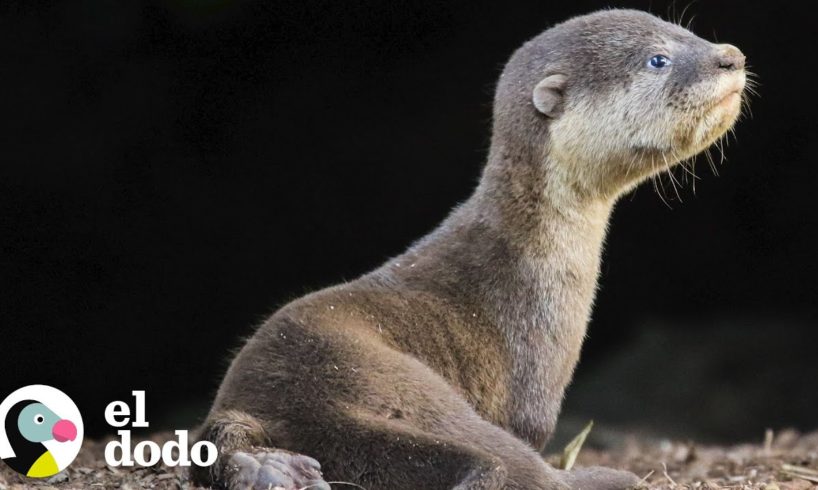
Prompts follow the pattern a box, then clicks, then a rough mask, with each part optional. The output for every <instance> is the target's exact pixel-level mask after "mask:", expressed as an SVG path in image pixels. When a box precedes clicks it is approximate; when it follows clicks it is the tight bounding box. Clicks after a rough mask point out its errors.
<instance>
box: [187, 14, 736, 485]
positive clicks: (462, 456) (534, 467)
mask: <svg viewBox="0 0 818 490" xmlns="http://www.w3.org/2000/svg"><path fill="white" fill-rule="evenodd" d="M744 63H745V60H744V55H743V54H742V53H741V51H739V50H738V48H736V47H735V46H731V45H728V44H714V43H710V42H708V41H706V40H704V39H701V38H699V37H697V36H696V35H694V34H693V33H692V32H690V31H688V30H686V29H684V28H682V27H680V26H678V25H676V24H671V23H668V22H665V21H663V20H661V19H658V18H656V17H654V16H652V15H650V14H647V13H644V12H638V11H633V10H606V11H602V12H597V13H593V14H590V15H586V16H582V17H577V18H574V19H570V20H568V21H566V22H563V23H562V24H558V25H556V26H554V27H552V28H551V29H548V30H546V31H545V32H543V33H542V34H540V35H538V36H536V37H534V38H533V39H531V40H530V41H528V42H527V43H525V44H524V45H523V46H522V47H520V48H519V49H518V50H517V51H516V52H515V53H514V54H513V55H512V56H511V59H510V60H509V61H508V63H507V65H506V66H505V68H504V70H503V73H502V75H501V76H500V80H499V81H498V83H497V89H496V93H495V97H494V113H493V124H492V136H491V149H490V150H489V153H488V156H487V158H486V164H485V167H484V170H483V174H482V176H481V178H480V183H479V185H478V186H477V187H476V189H475V190H474V192H473V194H472V195H471V197H469V198H468V199H467V200H466V201H465V202H463V203H462V204H460V205H459V206H457V207H456V208H455V209H454V210H453V211H452V212H451V214H450V215H449V216H448V217H447V218H446V219H445V220H444V221H443V223H441V224H440V225H439V226H438V227H437V228H436V229H435V230H434V231H433V232H432V233H430V234H429V235H427V236H425V237H423V238H421V239H420V240H418V241H417V242H415V243H414V244H413V245H412V246H411V247H409V248H408V249H407V250H406V251H405V252H404V253H403V254H401V255H400V256H398V257H395V258H393V259H391V260H389V261H387V262H386V263H384V264H383V265H382V266H381V267H379V268H377V269H375V270H374V271H371V272H369V273H367V274H364V275H362V276H361V277H359V278H357V279H355V280H353V281H349V282H345V283H342V284H339V285H337V286H334V287H330V288H327V289H324V290H321V291H317V292H315V293H312V294H309V295H307V296H304V297H302V298H300V299H298V300H295V301H293V302H291V303H289V304H287V305H286V306H284V307H283V308H281V309H280V310H278V311H277V312H276V313H275V314H274V315H273V316H272V317H270V318H269V319H268V320H267V321H265V322H264V324H263V325H262V326H260V327H259V329H258V330H257V332H256V333H255V334H254V335H253V337H252V338H250V339H249V340H248V341H247V343H246V344H245V346H244V347H243V348H242V350H241V352H239V354H238V355H237V356H236V358H235V359H234V360H233V363H232V364H231V366H230V369H229V370H228V372H227V374H226V375H225V378H224V381H223V382H222V385H221V387H220V388H219V392H218V395H217V397H216V400H215V401H214V403H213V408H212V410H211V412H210V414H209V415H208V419H207V421H206V422H205V424H204V428H203V431H202V437H203V438H205V439H208V440H210V441H212V442H213V443H215V444H216V445H217V447H218V448H219V460H218V462H217V463H216V464H214V465H213V466H212V467H210V468H209V469H194V471H198V474H196V475H194V476H195V478H196V479H197V480H199V481H201V482H204V483H206V484H209V485H216V486H219V487H224V488H229V489H231V490H235V489H245V488H259V489H262V488H271V487H272V488H279V487H280V488H284V489H285V490H293V489H299V488H316V489H322V490H329V488H330V487H329V484H328V483H327V481H342V482H349V484H352V485H354V486H359V487H362V488H368V489H370V490H376V489H389V490H409V489H418V488H422V489H425V490H449V489H453V488H457V489H461V490H469V489H471V490H478V489H479V490H566V489H568V488H575V489H584V490H613V489H624V488H628V487H632V486H634V485H636V484H637V483H638V482H639V478H637V477H636V476H635V475H633V474H631V473H628V472H625V471H620V470H616V469H610V468H599V467H595V468H580V469H575V470H572V471H563V470H558V469H555V468H553V467H551V466H549V465H548V464H547V463H546V462H545V461H544V460H543V458H542V456H541V455H540V451H542V450H543V448H544V446H545V443H546V442H547V441H548V439H549V438H550V437H551V434H552V433H553V430H554V427H555V424H556V422H557V417H558V415H559V412H560V407H561V404H562V399H563V395H564V393H565V389H566V386H567V385H568V383H569V382H570V380H571V377H572V375H573V371H574V367H575V366H576V364H577V361H578V360H579V354H580V350H581V347H582V342H583V339H584V338H585V335H586V329H587V325H588V319H589V316H590V312H591V305H592V304H593V300H594V294H595V291H596V289H597V277H598V275H599V269H600V261H601V252H602V244H603V242H604V239H605V233H606V230H607V225H608V219H609V217H610V214H611V212H612V210H613V207H614V205H615V203H616V201H617V198H618V197H619V196H621V195H622V194H623V193H624V192H626V191H627V190H628V189H630V188H632V187H633V186H635V185H637V184H638V183H639V182H641V181H643V180H644V179H646V178H648V177H650V176H652V175H656V174H658V173H660V172H666V171H669V170H671V169H672V167H673V166H674V165H678V164H680V162H683V161H684V160H686V159H688V158H691V157H693V156H694V155H696V154H697V153H699V152H701V151H703V150H704V149H706V148H707V147H708V146H710V145H712V144H713V143H714V142H716V141H717V140H718V138H720V137H722V135H724V133H725V132H726V131H728V130H729V129H730V128H731V127H732V126H733V124H734V123H735V121H736V119H737V118H738V116H739V114H740V113H741V105H742V98H743V92H744V90H745V84H746V73H745V70H744ZM316 239H317V240H319V241H320V242H321V243H325V244H326V247H327V250H328V253H331V250H332V242H333V239H332V237H329V236H326V237H325V236H319V237H316ZM361 239H362V240H365V237H362V238H361ZM610 389H611V390H616V389H617V387H615V386H612V387H610ZM313 458H314V459H313Z"/></svg>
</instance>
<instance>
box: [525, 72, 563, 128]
mask: <svg viewBox="0 0 818 490" xmlns="http://www.w3.org/2000/svg"><path fill="white" fill-rule="evenodd" d="M567 80H568V79H567V77H566V76H565V75H562V74H560V73H555V74H553V75H548V76H547V77H545V78H543V79H542V80H540V83H538V84H537V86H536V87H534V93H533V94H532V96H531V100H532V101H533V102H534V107H536V108H537V110H538V111H540V112H542V113H543V114H545V115H546V116H548V117H557V116H559V115H560V112H562V101H563V93H564V90H565V83H566V81H567Z"/></svg>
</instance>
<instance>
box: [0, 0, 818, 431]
mask: <svg viewBox="0 0 818 490" xmlns="http://www.w3.org/2000/svg"><path fill="white" fill-rule="evenodd" d="M685 5H686V3H685V2H678V3H677V4H676V5H673V4H670V3H668V2H660V1H653V2H648V1H635V2H599V1H574V2H545V1H542V0H538V1H525V2H522V1H521V2H487V1H472V0H469V1H453V2H446V3H444V2H439V1H431V0H430V1H414V2H394V3H392V2H390V3H387V2H337V1H276V2H271V1H244V2H240V1H227V0H222V1H216V0H175V1H171V0H166V1H156V2H141V3H140V2H130V1H117V2H87V1H86V2H79V1H62V2H55V3H54V4H52V3H46V2H35V1H31V0H27V1H25V2H18V3H10V2H3V3H2V4H0V56H2V58H0V120H1V121H2V124H3V129H2V131H1V132H0V369H1V370H2V380H0V388H1V389H0V397H2V396H5V394H6V393H7V392H9V391H11V390H12V389H14V388H16V387H19V386H22V385H26V384H32V383H45V384H51V385H53V386H56V387H59V388H61V389H62V390H64V391H66V392H67V393H68V394H69V395H71V396H72V397H73V398H74V399H75V401H77V403H78V404H79V405H80V409H81V410H82V411H83V413H84V414H85V418H86V426H87V430H88V432H89V433H91V434H94V435H99V434H101V433H104V432H105V431H108V430H110V428H109V427H107V426H106V425H105V424H104V422H103V419H102V413H103V410H104V407H105V405H106V404H107V403H108V402H110V401H112V400H114V399H126V400H130V398H129V393H130V391H131V390H132V389H145V390H147V393H148V419H149V420H150V421H152V422H153V425H152V427H153V428H162V427H170V426H173V425H181V426H184V425H189V424H192V423H195V421H196V419H197V417H200V416H201V414H202V413H204V411H205V410H206V409H207V405H208V402H209V399H210V397H211V396H212V394H213V393H214V392H215V389H216V388H217V386H218V382H219V378H220V375H221V374H222V373H223V370H224V369H225V367H226V365H227V362H228V360H229V356H230V352H231V350H232V349H234V348H236V347H238V346H239V345H240V339H241V337H242V336H246V335H248V334H249V333H250V332H251V331H252V328H253V326H254V325H256V324H258V323H259V322H260V321H261V320H262V319H263V318H264V317H265V315H267V314H269V313H270V312H272V311H273V310H274V309H275V307H276V306H278V305H281V304H282V303H284V302H286V301H287V300H288V299H292V298H293V297H296V296H298V295H301V294H303V293H304V292H306V291H309V290H312V289H315V288H318V287H321V286H325V285H329V284H331V283H334V282H337V281H340V280H343V279H351V278H354V277H355V276H357V275H358V274H360V273H362V272H364V271H366V270H368V269H370V268H372V267H374V266H376V265H378V264H379V263H380V262H381V261H383V260H385V259H386V258H387V257H389V256H391V255H393V254H397V253H399V252H401V251H402V249H403V248H404V247H406V246H407V245H408V244H409V243H410V242H411V241H413V240H414V239H416V238H418V237H419V236H421V235H422V234H424V233H426V232H427V231H429V230H431V229H432V228H433V227H434V226H435V225H436V223H438V222H439V221H440V220H441V219H442V218H443V217H444V216H445V215H446V214H447V212H448V211H449V210H450V209H451V208H452V206H453V205H455V204H456V203H457V202H459V201H461V200H463V199H465V198H466V197H467V196H468V195H469V193H470V191H471V189H472V188H473V186H474V185H475V182H476V179H477V177H478V175H479V171H480V168H481V165H482V162H483V159H484V156H485V152H486V148H487V145H488V138H489V128H490V118H491V99H492V91H493V86H494V82H495V79H496V78H497V76H498V74H499V72H500V70H501V68H502V65H503V64H504V62H505V61H506V59H507V58H508V57H509V56H510V54H511V53H512V51H513V50H514V49H515V48H516V47H517V46H518V45H520V44H521V43H522V42H523V41H525V40H526V39H528V38H530V37H532V36H533V35H535V34H537V33H538V32H540V31H541V30H543V29H545V28H547V27H548V26H550V25H553V24H554V23H556V22H559V21H561V20H564V19H566V18H567V17H569V16H572V15H576V14H581V13H586V12H589V11H592V10H596V9H599V8H603V7H607V6H631V7H637V8H641V9H645V10H650V11H652V12H654V13H656V14H658V15H661V16H663V17H665V18H669V17H670V18H675V17H678V16H679V15H680V14H681V11H682V10H683V7H684V6H685ZM693 15H695V21H694V23H693V30H694V32H696V33H698V34H699V35H701V36H703V37H706V38H708V39H711V40H718V41H725V42H726V41H729V42H731V43H734V44H736V45H738V46H739V47H741V48H742V50H743V51H744V52H745V54H746V55H747V57H748V60H749V63H750V65H751V69H752V70H753V71H754V72H756V73H757V74H758V77H759V80H760V82H761V86H760V88H759V90H760V92H761V97H760V98H755V99H753V100H752V103H751V107H752V112H753V114H754V117H753V118H752V119H748V120H745V121H743V122H742V123H741V124H740V125H739V126H738V128H737V130H736V136H737V139H731V140H730V144H729V147H728V148H726V155H727V157H728V158H729V162H725V163H724V164H721V165H719V166H718V172H719V174H720V176H719V177H715V176H713V175H712V174H711V172H710V171H709V170H708V169H707V165H706V162H704V160H703V159H702V161H701V162H700V163H699V166H698V168H699V169H700V172H699V173H700V175H702V177H703V178H702V180H701V181H699V182H698V183H697V185H696V193H695V194H694V193H693V191H692V189H691V186H690V185H689V184H688V185H687V186H686V188H685V189H684V190H682V191H681V197H682V200H683V201H684V202H679V200H678V199H677V198H676V196H675V194H674V193H673V192H672V191H671V190H670V187H669V181H668V180H665V187H666V192H665V199H666V200H667V201H668V204H669V205H666V204H664V203H663V202H662V199H660V198H659V196H658V195H657V194H656V193H655V192H654V191H653V190H652V189H651V188H650V186H643V187H642V188H640V189H639V190H638V191H637V192H636V193H635V194H633V195H630V196H627V197H626V198H624V199H623V200H622V202H621V203H620V204H619V205H618V207H617V210H616V212H615V215H614V217H613V221H612V224H611V232H610V236H609V239H608V242H607V247H606V252H605V257H604V265H603V272H602V276H601V278H600V291H599V295H598V300H597V304H596V308H595V313H594V319H593V321H592V323H591V327H590V332H589V338H588V342H587V344H586V348H585V350H584V354H583V361H582V363H581V366H580V368H579V370H578V373H577V378H576V382H575V384H574V386H573V388H572V389H571V390H570V392H569V395H568V399H567V408H566V414H567V416H566V420H572V419H574V420H585V419H587V418H590V417H595V418H596V419H597V420H598V421H601V422H604V423H607V424H608V425H609V426H611V427H625V428H629V429H635V428H639V429H643V430H647V431H649V432H652V433H656V434H662V435H671V436H674V437H677V436H678V437H681V436H685V437H696V438H701V439H705V440H708V439H753V438H755V439H757V438H759V437H761V434H762V433H763V430H764V428H766V427H773V428H780V427H787V426H794V427H798V428H800V429H802V430H808V429H813V428H816V427H818V414H816V410H815V407H816V406H818V394H817V393H816V392H818V390H816V379H818V360H816V352H817V351H818V348H817V347H816V346H817V345H818V344H816V343H815V337H816V336H815V334H814V333H813V332H814V330H815V328H816V326H817V324H818V321H817V320H818V305H817V304H816V275H818V261H816V258H815V254H816V250H818V228H817V227H816V225H818V206H816V205H815V197H816V196H815V194H816V191H815V187H816V183H818V167H816V159H815V157H814V154H815V152H816V151H818V150H817V149H816V146H815V144H814V143H815V134H816V129H817V128H816V125H817V124H818V122H816V121H818V118H816V117H815V113H816V109H817V107H816V100H815V97H814V90H815V89H814V86H815V79H814V77H813V76H812V75H810V73H812V72H813V71H814V70H813V68H814V67H812V64H813V63H814V61H813V56H812V54H811V52H812V50H813V48H814V44H815V28H814V16H812V15H810V14H809V13H807V12H805V11H801V10H799V9H798V8H797V7H795V6H794V3H792V2H747V1H718V2H716V1H704V0H702V1H699V2H697V3H693V4H692V5H691V6H690V7H689V9H688V10H687V13H686V15H685V18H684V20H685V21H687V20H689V19H690V18H691V17H692V16H693ZM576 62H577V63H582V62H583V60H581V59H578V60H576ZM677 174H679V175H680V176H681V174H680V173H678V172H677Z"/></svg>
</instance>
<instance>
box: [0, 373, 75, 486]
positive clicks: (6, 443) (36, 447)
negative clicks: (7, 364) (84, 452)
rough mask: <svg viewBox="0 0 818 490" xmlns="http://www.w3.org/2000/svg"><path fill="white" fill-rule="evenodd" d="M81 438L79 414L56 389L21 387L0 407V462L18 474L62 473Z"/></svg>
mask: <svg viewBox="0 0 818 490" xmlns="http://www.w3.org/2000/svg"><path fill="white" fill-rule="evenodd" d="M82 434H83V426H82V417H81V416H80V411H79V410H78V409H77V406H76V405H75V404H74V402H73V401H71V399H70V398H69V397H68V395H66V394H65V393H63V392H62V391H60V390H58V389H56V388H52V387H50V386H45V385H30V386H25V387H23V388H20V389H19V390H17V391H15V392H14V393H12V394H10V395H9V396H7V397H6V399H5V400H3V402H2V403H0V458H2V459H3V462H4V463H6V464H7V465H8V466H9V467H11V469H13V470H14V471H16V472H18V473H20V474H23V475H26V476H30V477H34V478H45V477H48V476H52V475H56V474H57V473H59V472H60V471H62V470H64V469H65V468H66V467H68V465H69V464H71V462H72V461H74V458H76V457H77V453H79V451H80V446H82Z"/></svg>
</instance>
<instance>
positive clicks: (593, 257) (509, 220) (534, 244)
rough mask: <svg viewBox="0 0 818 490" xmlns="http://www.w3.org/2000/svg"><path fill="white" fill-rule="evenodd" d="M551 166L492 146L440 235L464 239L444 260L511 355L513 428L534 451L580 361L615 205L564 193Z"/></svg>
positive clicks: (535, 156) (567, 189) (533, 155)
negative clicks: (469, 191)
mask: <svg viewBox="0 0 818 490" xmlns="http://www.w3.org/2000/svg"><path fill="white" fill-rule="evenodd" d="M547 158H548V157H547V156H545V155H542V154H540V153H539V152H536V151H526V150H525V149H521V148H519V147H517V148H513V147H512V148H509V147H507V146H504V145H502V144H498V143H497V142H495V144H494V145H493V146H492V151H491V153H490V156H489V161H488V163H487V166H486V168H485V171H484V174H483V177H482V179H481V182H480V185H479V186H478V188H477V190H476V191H475V194H474V195H473V196H472V197H471V199H470V200H469V201H468V202H467V203H466V204H465V205H464V206H463V207H462V208H461V210H460V212H457V213H455V214H454V215H453V216H452V218H451V220H452V224H448V225H444V229H449V230H450V232H452V233H455V234H459V235H460V236H459V237H458V238H459V239H457V240H453V242H454V243H457V244H458V245H457V246H456V248H458V249H459V250H450V251H449V253H448V254H447V256H448V257H447V258H448V259H449V260H450V261H451V262H450V263H451V264H455V265H454V267H452V269H453V270H454V274H455V275H456V274H464V276H463V277H460V278H457V277H455V278H452V279H453V282H454V283H460V284H461V285H462V284H468V285H469V287H470V290H471V291H470V292H469V293H466V294H473V295H474V296H472V297H471V298H470V300H471V301H469V302H470V303H472V304H475V305H479V307H480V309H481V310H482V312H483V314H484V315H485V317H484V318H485V319H486V320H487V321H488V322H489V323H491V324H493V326H494V328H496V329H497V330H499V333H500V336H501V338H504V339H505V342H506V347H507V350H508V352H509V354H510V356H509V361H510V364H511V373H510V383H511V387H510V388H511V400H510V404H511V406H510V407H509V408H510V410H509V413H510V414H511V415H510V418H511V420H509V425H510V426H511V427H512V428H513V429H514V430H515V432H516V433H517V434H518V435H519V436H521V437H523V438H525V439H526V440H528V441H529V442H531V443H532V444H534V445H535V446H540V445H542V444H544V442H545V440H546V439H547V438H548V437H549V436H550V434H551V432H552V430H553V427H554V424H555V423H556V419H557V415H558V414H559V410H560V405H561V400H562V396H563V393H564V390H565V387H566V386H567V384H568V383H569V382H570V379H571V376H572V374H573V370H574V366H575V365H576V363H577V361H578V359H579V354H580V349H581V346H582V341H583V339H584V336H585V332H586V327H587V323H588V319H589V316H590V310H591V305H592V303H593V300H594V295H595V291H596V281H597V276H598V273H599V265H600V256H601V251H602V245H603V241H604V238H605V232H606V229H607V222H608V218H609V216H610V213H611V211H612V209H613V204H614V202H613V200H607V199H599V198H593V197H589V196H588V195H587V194H584V193H582V192H581V191H579V190H577V189H574V188H573V187H572V186H570V185H567V184H566V183H565V182H564V181H563V180H562V179H561V178H560V176H559V174H557V173H556V172H554V170H553V169H554V168H555V165H553V164H555V163H556V162H550V161H548V160H547ZM475 228H479V231H478V232H473V231H470V230H474V229H475ZM458 230H459V231H458ZM474 237H477V239H475V238H474ZM448 238H452V237H451V236H450V237H448ZM445 239H447V238H445V237H444V240H445ZM498 251H503V252H502V253H498ZM460 257H469V258H470V259H471V260H474V259H475V257H476V258H477V259H478V260H479V261H480V263H479V264H469V263H463V262H460V261H461V260H462V259H460ZM475 268H480V269H482V270H481V271H475ZM464 278H467V279H466V280H463V279H464ZM474 278H478V279H477V282H479V284H474V282H475V279H474ZM470 282H471V284H470ZM555 359H558V360H559V361H558V362H555ZM555 400H557V401H556V402H555Z"/></svg>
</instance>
